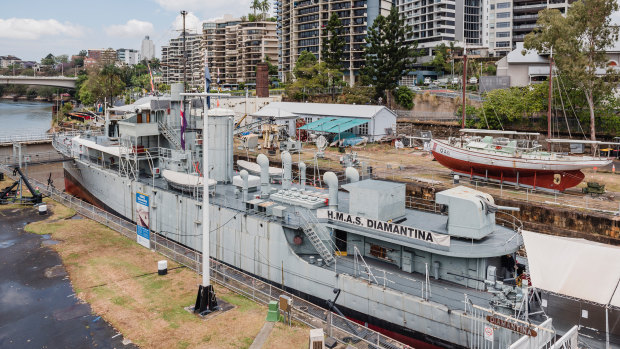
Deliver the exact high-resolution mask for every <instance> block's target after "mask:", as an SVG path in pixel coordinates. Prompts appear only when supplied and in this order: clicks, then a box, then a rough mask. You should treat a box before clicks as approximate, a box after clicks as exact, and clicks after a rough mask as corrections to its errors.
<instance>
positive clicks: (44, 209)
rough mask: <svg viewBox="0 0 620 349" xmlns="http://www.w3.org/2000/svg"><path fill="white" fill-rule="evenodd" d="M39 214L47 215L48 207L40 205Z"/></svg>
mask: <svg viewBox="0 0 620 349" xmlns="http://www.w3.org/2000/svg"><path fill="white" fill-rule="evenodd" d="M39 214H40V215H42V216H43V215H46V214H47V205H39Z"/></svg>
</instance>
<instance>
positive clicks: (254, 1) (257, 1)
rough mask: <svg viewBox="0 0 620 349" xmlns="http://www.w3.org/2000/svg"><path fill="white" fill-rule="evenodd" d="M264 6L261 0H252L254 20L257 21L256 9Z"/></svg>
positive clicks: (251, 6) (251, 7)
mask: <svg viewBox="0 0 620 349" xmlns="http://www.w3.org/2000/svg"><path fill="white" fill-rule="evenodd" d="M261 7H262V2H261V0H252V3H251V4H250V9H251V10H252V11H254V20H253V21H256V11H259V10H260V9H261Z"/></svg>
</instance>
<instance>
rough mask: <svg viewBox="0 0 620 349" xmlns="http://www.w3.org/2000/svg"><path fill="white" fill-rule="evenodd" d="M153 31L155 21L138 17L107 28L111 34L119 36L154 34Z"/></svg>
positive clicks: (106, 30) (107, 31) (107, 32)
mask: <svg viewBox="0 0 620 349" xmlns="http://www.w3.org/2000/svg"><path fill="white" fill-rule="evenodd" d="M153 31H154V28H153V23H151V22H144V21H139V20H137V19H130V20H128V21H127V23H125V24H116V25H111V26H109V27H107V28H105V32H106V34H108V35H109V36H119V37H140V36H144V35H148V34H152V33H153Z"/></svg>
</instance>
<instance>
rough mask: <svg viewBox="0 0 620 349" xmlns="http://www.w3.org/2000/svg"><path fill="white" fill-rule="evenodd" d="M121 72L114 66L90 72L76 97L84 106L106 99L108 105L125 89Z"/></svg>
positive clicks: (110, 65)
mask: <svg viewBox="0 0 620 349" xmlns="http://www.w3.org/2000/svg"><path fill="white" fill-rule="evenodd" d="M121 77H122V72H121V71H120V69H118V68H117V67H116V66H115V65H113V64H109V65H106V66H104V67H103V69H101V71H100V72H98V73H97V72H95V71H91V72H90V73H89V74H88V78H87V79H86V80H85V81H84V82H83V83H82V84H81V86H80V90H79V93H78V96H79V98H80V100H81V101H82V102H83V103H84V104H93V103H94V102H96V101H103V100H104V98H107V101H108V103H112V99H113V97H115V96H118V95H119V94H120V93H121V92H123V89H124V88H125V83H124V82H123V80H122V78H121Z"/></svg>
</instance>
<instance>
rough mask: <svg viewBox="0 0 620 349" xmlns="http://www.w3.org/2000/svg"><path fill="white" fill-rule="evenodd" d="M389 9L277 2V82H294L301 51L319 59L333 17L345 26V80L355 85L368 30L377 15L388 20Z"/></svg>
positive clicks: (354, 1) (350, 2) (377, 1)
mask: <svg viewBox="0 0 620 349" xmlns="http://www.w3.org/2000/svg"><path fill="white" fill-rule="evenodd" d="M424 1H426V0H424ZM391 7H392V0H337V1H328V0H301V1H297V0H277V1H276V14H277V22H278V28H277V30H278V31H277V36H278V38H279V40H280V41H279V43H278V51H279V61H278V68H279V72H280V79H281V80H282V81H285V82H286V81H287V80H289V79H292V78H293V69H294V68H295V62H296V61H297V58H298V57H299V55H300V54H301V52H302V51H308V52H311V53H313V54H314V55H315V56H316V57H317V58H318V59H319V61H320V60H321V59H322V57H321V44H322V40H324V39H325V38H326V36H327V35H328V34H327V33H326V32H325V30H324V28H325V27H326V26H327V22H328V21H329V18H330V16H331V15H332V14H333V13H335V14H337V15H338V17H340V20H341V22H342V25H343V26H344V32H343V33H342V37H343V38H344V40H345V47H344V50H343V51H344V57H345V59H344V60H343V62H342V63H343V69H344V74H345V78H346V79H347V80H348V81H349V83H350V84H354V83H355V81H356V79H357V76H358V74H359V69H360V68H361V67H362V66H363V65H364V46H365V44H366V43H365V38H366V35H367V32H368V27H370V26H371V25H372V23H373V22H374V20H375V18H377V16H379V15H380V14H381V15H384V16H387V15H388V14H389V12H390V9H391Z"/></svg>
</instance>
